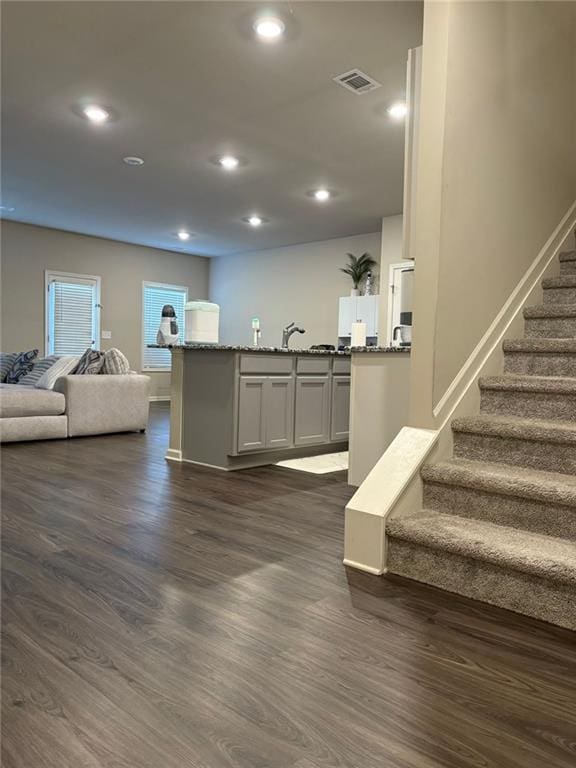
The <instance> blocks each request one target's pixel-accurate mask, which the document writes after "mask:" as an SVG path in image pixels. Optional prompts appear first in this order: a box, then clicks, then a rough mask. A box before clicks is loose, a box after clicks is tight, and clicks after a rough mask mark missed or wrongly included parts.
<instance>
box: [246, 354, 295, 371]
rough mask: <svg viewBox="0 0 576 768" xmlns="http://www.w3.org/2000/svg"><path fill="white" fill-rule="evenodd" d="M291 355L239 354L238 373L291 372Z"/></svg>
mask: <svg viewBox="0 0 576 768" xmlns="http://www.w3.org/2000/svg"><path fill="white" fill-rule="evenodd" d="M293 360H294V358H293V356H292V355H241V356H240V373H260V374H278V375H280V376H282V375H284V376H285V375H286V374H287V373H292V366H293Z"/></svg>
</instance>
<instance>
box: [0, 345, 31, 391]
mask: <svg viewBox="0 0 576 768" xmlns="http://www.w3.org/2000/svg"><path fill="white" fill-rule="evenodd" d="M37 354H38V350H37V349H31V350H30V351H29V352H18V354H17V355H16V359H15V360H14V362H13V363H12V367H11V368H10V370H9V371H8V374H7V376H6V384H18V382H19V381H20V379H21V378H22V377H23V376H26V374H27V373H30V371H31V370H32V368H33V367H34V360H35V359H36V355H37Z"/></svg>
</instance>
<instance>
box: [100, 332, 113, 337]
mask: <svg viewBox="0 0 576 768" xmlns="http://www.w3.org/2000/svg"><path fill="white" fill-rule="evenodd" d="M100 335H101V337H102V338H103V339H111V338H112V331H102V333H101V334H100Z"/></svg>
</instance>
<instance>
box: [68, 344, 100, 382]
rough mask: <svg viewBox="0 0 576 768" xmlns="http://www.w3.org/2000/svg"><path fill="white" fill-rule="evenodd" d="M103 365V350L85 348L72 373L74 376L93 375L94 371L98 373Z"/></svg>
mask: <svg viewBox="0 0 576 768" xmlns="http://www.w3.org/2000/svg"><path fill="white" fill-rule="evenodd" d="M103 365H104V352H100V351H98V350H97V349H87V350H86V352H84V354H83V355H82V357H81V358H80V360H79V361H78V365H77V366H76V368H74V370H73V371H72V373H73V374H74V375H75V376H79V375H82V376H93V375H94V374H96V373H100V371H101V370H102V366H103Z"/></svg>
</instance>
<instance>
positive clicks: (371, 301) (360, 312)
mask: <svg viewBox="0 0 576 768" xmlns="http://www.w3.org/2000/svg"><path fill="white" fill-rule="evenodd" d="M379 298H380V297H379V296H342V297H341V298H340V300H339V307H338V336H351V335H352V323H354V322H357V321H361V322H363V323H366V336H377V335H378V303H379Z"/></svg>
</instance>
